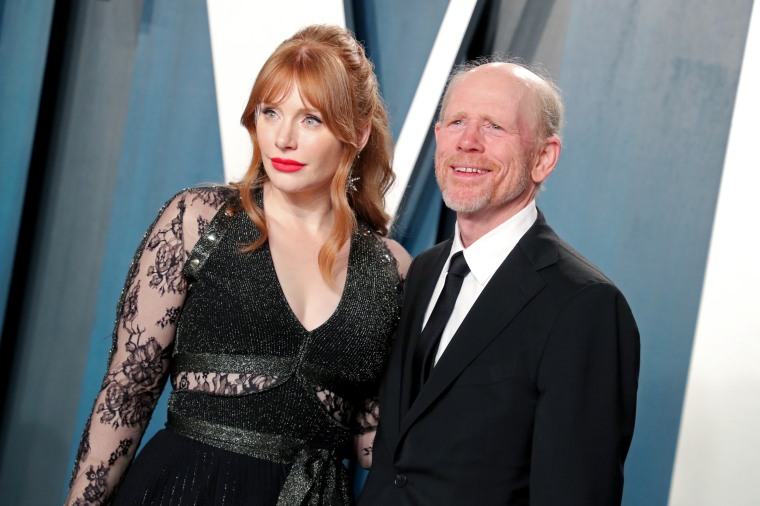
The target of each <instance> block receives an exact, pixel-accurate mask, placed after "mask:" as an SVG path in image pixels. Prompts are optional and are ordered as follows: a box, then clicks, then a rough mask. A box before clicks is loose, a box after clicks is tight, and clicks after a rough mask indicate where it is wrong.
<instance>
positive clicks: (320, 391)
mask: <svg viewBox="0 0 760 506" xmlns="http://www.w3.org/2000/svg"><path fill="white" fill-rule="evenodd" d="M314 392H315V393H316V394H317V399H319V401H320V402H321V403H322V406H324V408H325V409H326V410H327V413H328V414H329V415H330V416H332V417H333V418H335V419H336V420H337V421H339V422H341V423H347V422H348V421H349V420H350V419H351V405H350V404H349V403H348V402H346V400H345V399H343V398H342V397H340V396H338V395H337V394H336V393H335V392H332V391H330V390H328V389H326V388H323V387H321V386H314Z"/></svg>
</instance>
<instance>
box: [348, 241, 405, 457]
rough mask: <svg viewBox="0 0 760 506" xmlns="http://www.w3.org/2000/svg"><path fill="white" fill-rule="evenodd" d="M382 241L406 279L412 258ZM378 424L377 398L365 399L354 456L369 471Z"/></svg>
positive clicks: (361, 409)
mask: <svg viewBox="0 0 760 506" xmlns="http://www.w3.org/2000/svg"><path fill="white" fill-rule="evenodd" d="M382 241H383V242H384V243H385V245H386V246H387V247H388V249H389V250H390V252H391V254H392V255H393V257H394V258H395V259H396V266H397V268H398V274H399V277H400V278H401V280H402V281H403V280H405V279H406V273H407V271H408V270H409V265H410V264H411V263H412V257H411V256H410V255H409V253H407V251H406V250H405V249H404V247H403V246H401V245H400V244H399V243H398V242H396V241H394V240H393V239H388V238H387V237H383V238H382ZM379 423H380V403H379V401H378V398H377V397H374V398H371V399H366V400H365V401H364V405H363V406H361V407H360V409H359V410H358V413H357V417H356V425H357V431H356V434H355V435H354V454H355V455H356V458H357V461H358V463H359V465H360V466H362V467H363V468H365V469H369V468H370V466H372V447H373V445H374V443H375V433H376V432H377V426H378V424H379Z"/></svg>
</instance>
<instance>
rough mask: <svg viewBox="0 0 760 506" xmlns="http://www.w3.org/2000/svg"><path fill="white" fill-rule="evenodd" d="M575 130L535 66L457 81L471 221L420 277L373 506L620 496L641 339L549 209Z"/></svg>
mask: <svg viewBox="0 0 760 506" xmlns="http://www.w3.org/2000/svg"><path fill="white" fill-rule="evenodd" d="M561 123H562V102H561V99H560V97H559V93H558V91H557V89H556V87H555V86H554V85H553V84H552V83H550V82H549V81H548V80H546V79H543V78H541V77H539V76H538V75H536V74H535V73H534V72H532V71H530V70H528V69H527V68H526V67H524V66H522V65H519V64H515V63H506V62H504V63H496V62H491V63H477V64H473V65H470V66H468V67H465V68H464V69H462V70H460V71H459V72H457V73H455V75H454V76H453V77H452V79H451V80H450V82H449V85H448V87H447V90H446V93H445V94H444V99H443V102H442V107H441V115H440V118H439V121H438V123H437V124H436V126H435V135H436V143H437V149H436V156H435V162H436V163H435V165H436V169H435V170H436V178H437V180H438V184H439V186H440V188H441V191H442V193H443V198H444V201H445V203H446V205H447V206H448V207H450V208H451V209H453V210H454V211H456V213H457V224H456V227H455V233H454V238H453V239H452V240H448V241H446V242H443V243H441V244H439V245H437V246H435V247H433V248H432V249H430V250H428V251H426V252H424V253H422V254H421V255H419V257H417V258H416V259H415V260H414V262H413V263H412V266H411V267H410V270H409V275H408V278H407V281H406V289H405V295H404V297H405V298H404V308H403V310H402V314H401V321H400V323H399V328H398V331H397V337H396V342H395V344H394V349H393V352H392V355H391V359H390V362H389V365H388V372H387V375H386V377H385V379H384V382H383V385H382V388H381V392H380V406H381V422H380V427H379V430H378V433H377V437H376V439H375V442H374V450H373V463H372V468H371V471H370V474H369V476H368V479H367V482H366V485H365V488H364V491H363V494H362V497H361V499H360V502H359V504H360V505H361V506H371V505H388V506H400V505H435V506H440V505H458V506H460V505H473V506H483V505H491V504H493V505H497V504H498V505H505V504H507V505H517V504H520V505H528V504H530V505H531V506H536V505H539V506H569V505H570V506H572V505H578V506H592V505H604V506H608V505H613V504H619V503H620V501H621V496H622V490H623V463H624V461H625V457H626V454H627V453H628V448H629V445H630V442H631V437H632V434H633V425H634V417H635V409H636V390H637V383H638V370H639V335H638V330H637V328H636V323H635V322H634V319H633V316H632V314H631V311H630V309H629V307H628V304H627V303H626V301H625V298H624V297H623V295H622V294H621V293H620V291H619V290H618V289H617V288H616V287H615V286H614V285H613V284H612V282H611V281H610V280H609V279H607V278H606V277H605V276H604V274H602V273H601V272H600V271H599V270H598V269H597V268H596V267H594V266H593V265H592V264H591V263H590V262H589V261H587V260H586V259H584V258H583V257H582V256H580V255H579V254H578V253H577V252H576V251H574V250H573V249H572V248H570V247H569V246H568V245H567V244H565V243H564V242H563V241H562V240H561V239H560V238H559V237H557V235H556V234H555V233H554V231H553V230H552V229H551V228H550V227H549V226H548V225H547V224H546V221H545V220H544V217H543V215H542V214H541V213H540V212H539V211H538V210H537V208H536V204H535V200H534V199H535V196H536V193H537V192H538V190H539V188H540V185H541V183H542V182H543V181H544V180H545V179H546V178H547V177H548V176H549V174H551V172H552V170H553V169H554V166H555V164H556V163H557V159H558V157H559V154H560V149H561V142H560V138H559V135H560V125H561ZM459 252H463V254H460V253H459ZM457 285H461V289H459V288H458V286H457ZM457 291H458V293H457ZM438 305H440V306H441V308H438V307H437V306H438ZM452 306H453V308H452ZM429 328H430V329H432V330H428V329H429ZM436 328H438V330H436ZM423 329H424V330H423ZM440 329H443V330H442V331H441V330H440Z"/></svg>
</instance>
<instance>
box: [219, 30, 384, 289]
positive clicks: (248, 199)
mask: <svg viewBox="0 0 760 506" xmlns="http://www.w3.org/2000/svg"><path fill="white" fill-rule="evenodd" d="M293 86H297V87H298V91H299V92H300V95H301V99H302V100H303V101H304V102H305V103H308V104H309V105H310V106H311V107H314V108H316V109H317V110H318V111H319V113H320V114H321V116H322V119H323V121H324V123H325V125H326V126H327V128H329V129H330V131H331V132H332V133H333V135H335V137H337V138H338V140H339V141H340V142H341V145H342V150H343V153H342V156H341V159H340V164H339V166H338V170H337V171H336V172H335V176H334V177H333V180H332V183H331V185H330V200H331V203H332V210H333V213H334V216H335V221H334V224H333V227H332V230H331V231H330V235H329V236H328V238H327V240H326V241H325V243H324V244H323V245H322V248H321V249H320V251H319V257H318V262H319V269H320V272H321V273H322V276H323V277H324V278H325V280H327V281H328V282H329V283H331V284H332V283H333V282H334V278H333V275H332V267H333V264H334V262H335V257H336V256H337V254H338V252H339V251H340V249H341V248H342V247H343V245H344V244H345V243H346V241H348V240H349V238H350V237H351V234H352V233H353V232H354V231H355V230H356V227H357V217H358V218H359V219H361V220H362V221H364V222H365V223H367V225H369V227H370V228H371V229H372V230H374V231H375V232H377V233H378V234H380V235H383V236H384V235H387V234H388V224H389V222H390V217H389V216H388V214H387V213H386V212H385V194H386V193H387V192H388V189H389V188H390V186H391V184H392V183H393V180H394V175H393V170H392V168H391V158H392V152H393V138H392V136H391V133H390V128H389V124H388V113H387V112H386V109H385V104H384V103H383V100H382V98H381V96H380V92H379V88H378V83H377V77H376V76H375V73H374V69H373V66H372V62H370V60H369V59H368V58H367V56H366V55H365V53H364V48H363V47H362V45H361V44H359V42H357V40H356V39H355V38H354V37H353V35H351V33H350V32H348V31H346V30H345V29H343V28H340V27H337V26H329V25H312V26H308V27H306V28H303V29H301V30H300V31H298V32H297V33H296V34H295V35H293V36H292V37H291V38H289V39H288V40H286V41H284V42H283V43H282V44H280V45H279V47H278V48H277V49H276V50H275V51H274V53H272V55H271V56H270V57H269V59H268V60H267V61H266V63H264V66H263V67H262V68H261V71H260V72H259V75H258V77H257V78H256V82H255V83H254V84H253V89H252V90H251V94H250V97H249V98H248V104H247V105H246V107H245V111H244V112H243V116H242V118H241V119H240V121H241V123H242V124H243V126H244V127H245V128H246V129H247V130H248V133H249V134H250V136H251V141H252V142H253V157H252V160H251V165H250V166H249V168H248V171H247V172H246V174H245V176H244V177H243V179H242V180H241V181H239V182H237V183H233V184H232V186H233V187H235V188H237V189H238V190H239V192H240V198H241V203H242V207H243V209H244V210H245V211H246V212H247V213H248V215H249V216H250V217H251V220H253V222H254V224H255V225H256V226H257V227H258V229H259V230H260V231H261V235H260V237H259V238H258V239H257V240H256V241H254V242H253V243H251V244H249V245H248V246H246V247H245V248H244V249H245V250H246V251H253V250H255V249H257V248H259V247H260V246H261V245H262V244H264V242H266V240H267V227H266V218H265V215H264V210H263V209H262V208H261V207H260V206H259V205H258V204H257V203H256V201H255V199H254V198H253V190H254V189H257V188H260V187H261V186H262V185H263V184H264V182H266V181H267V180H268V176H267V175H266V172H265V171H264V167H263V164H262V157H261V150H260V148H259V145H258V142H257V141H256V116H257V109H258V108H259V106H260V104H262V103H277V102H279V101H281V100H283V99H284V98H285V97H286V96H287V94H288V93H289V92H290V90H291V88H292V87H293ZM368 124H369V125H370V133H369V139H368V141H367V144H366V145H365V146H364V148H363V149H362V150H361V152H360V150H359V142H360V135H361V132H362V131H363V129H365V128H366V127H367V125H368ZM349 177H352V178H359V179H358V180H356V181H355V182H354V186H355V187H356V191H348V190H347V188H346V186H347V184H346V182H347V180H348V178H349Z"/></svg>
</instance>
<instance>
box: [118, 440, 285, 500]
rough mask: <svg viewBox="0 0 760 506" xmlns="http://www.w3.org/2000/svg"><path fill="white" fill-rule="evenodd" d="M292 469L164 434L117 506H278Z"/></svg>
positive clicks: (144, 453)
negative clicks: (278, 498) (283, 487)
mask: <svg viewBox="0 0 760 506" xmlns="http://www.w3.org/2000/svg"><path fill="white" fill-rule="evenodd" d="M289 467H290V466H289V465H285V464H278V463H275V462H271V461H269V460H263V459H257V458H255V457H249V456H247V455H242V454H238V453H235V452H231V451H227V450H223V449H220V448H216V447H213V446H210V445H208V444H205V443H201V442H199V441H195V440H194V439H190V438H187V437H185V436H181V435H179V434H177V433H175V432H173V431H171V430H168V429H163V430H161V431H159V432H158V433H157V434H156V435H155V436H153V438H151V440H150V441H148V443H147V444H146V445H145V447H144V448H143V449H142V450H141V451H140V453H139V454H138V455H137V458H136V459H135V460H134V462H133V463H132V465H131V466H130V468H129V470H128V471H127V474H126V476H125V477H124V480H123V481H122V483H121V485H120V487H119V489H118V491H117V493H116V496H115V497H114V499H113V503H112V504H114V505H130V506H131V505H161V506H187V505H198V506H201V505H214V506H216V505H219V506H222V505H223V506H237V505H246V506H275V505H276V504H277V496H278V495H279V493H280V490H281V489H282V486H283V484H284V483H285V479H286V478H287V476H288V471H289Z"/></svg>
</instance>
